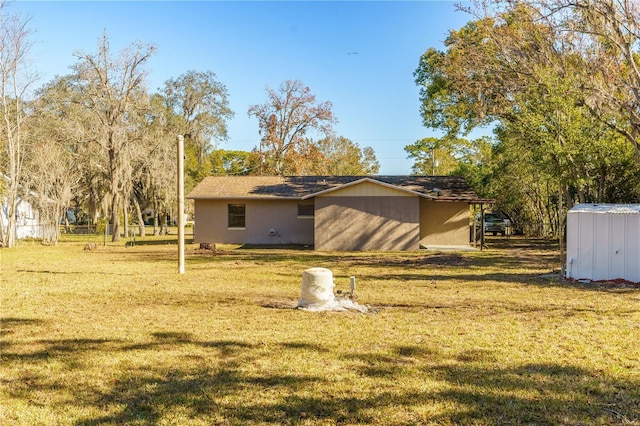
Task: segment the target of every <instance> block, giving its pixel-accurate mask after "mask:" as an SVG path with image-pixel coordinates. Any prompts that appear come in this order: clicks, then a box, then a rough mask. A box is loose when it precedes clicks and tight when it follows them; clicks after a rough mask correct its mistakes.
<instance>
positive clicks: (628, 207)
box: [569, 203, 640, 214]
mask: <svg viewBox="0 0 640 426" xmlns="http://www.w3.org/2000/svg"><path fill="white" fill-rule="evenodd" d="M569 213H597V214H640V204H588V203H584V204H577V205H575V206H574V207H572V208H571V209H570V210H569Z"/></svg>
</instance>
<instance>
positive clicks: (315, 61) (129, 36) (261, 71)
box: [11, 1, 470, 175]
mask: <svg viewBox="0 0 640 426" xmlns="http://www.w3.org/2000/svg"><path fill="white" fill-rule="evenodd" d="M11 11H12V12H20V13H21V14H23V15H27V16H30V17H31V26H32V28H33V29H34V30H35V34H34V35H33V37H32V41H33V42H34V46H33V49H32V52H31V53H32V55H31V56H32V59H33V61H34V66H35V67H36V69H37V71H38V73H39V75H40V77H41V79H42V83H44V82H46V81H49V80H51V79H52V78H53V77H54V76H56V75H63V74H67V73H69V72H70V69H69V67H70V66H71V65H73V64H74V63H75V62H76V58H75V57H74V56H73V53H74V52H75V51H78V50H81V51H84V52H87V53H93V52H95V51H96V50H97V43H98V39H99V38H100V37H101V36H102V33H103V31H104V30H106V31H107V34H108V36H109V40H110V43H111V48H112V50H114V51H119V50H121V49H122V48H124V47H126V46H128V45H129V44H131V43H133V42H135V41H138V40H140V41H142V42H145V43H151V44H154V45H155V46H156V48H157V51H156V53H155V54H154V56H153V58H152V59H151V60H150V62H149V63H148V70H149V77H148V81H147V85H148V88H149V89H150V90H151V91H156V90H157V89H158V88H160V87H161V86H162V85H163V83H164V82H165V81H166V80H168V79H170V78H176V77H178V76H179V75H181V74H182V73H184V72H186V71H188V70H192V69H193V70H197V71H206V70H211V71H213V72H214V73H215V74H216V75H217V78H218V81H219V82H221V83H223V84H224V85H225V86H226V87H227V89H228V92H229V101H230V106H231V109H232V110H233V111H234V112H235V117H234V118H233V119H232V120H231V121H230V122H229V123H228V125H229V139H228V141H226V142H223V143H222V144H220V147H221V148H224V149H239V150H246V151H249V150H251V149H252V148H253V147H254V146H256V145H257V143H258V141H259V137H260V136H259V135H258V124H257V120H256V119H255V118H249V117H248V115H247V110H248V108H249V106H250V105H254V104H262V103H264V102H265V101H266V99H267V97H266V93H265V88H266V87H267V86H268V87H270V88H274V89H276V88H278V87H279V85H280V84H281V83H282V82H284V81H285V80H293V79H297V80H300V81H302V82H303V83H304V84H305V85H307V86H309V88H310V89H311V93H312V94H314V95H315V96H316V99H317V100H318V101H330V102H331V103H332V104H333V111H334V113H335V115H336V117H337V118H338V120H339V122H338V124H337V125H336V127H335V130H336V133H337V134H338V135H340V136H344V137H346V138H348V139H350V140H352V141H354V142H356V143H358V144H359V145H360V146H361V147H365V146H371V147H373V148H374V150H375V152H376V156H377V158H378V160H379V161H380V163H381V170H380V174H389V175H403V174H409V173H410V172H411V164H412V162H411V160H409V159H407V158H406V157H407V155H406V152H405V151H404V147H405V146H406V145H409V144H411V143H413V142H415V141H417V140H419V139H421V138H424V137H429V136H439V135H440V134H439V133H437V132H434V131H432V130H431V129H427V128H425V127H423V126H422V122H421V118H420V114H419V99H418V92H419V89H418V87H417V86H416V85H415V83H414V78H413V71H414V70H415V69H416V67H417V65H418V60H419V58H420V56H421V55H422V53H424V51H425V50H426V49H427V48H429V47H436V48H439V49H440V48H442V42H443V40H444V39H445V38H446V36H447V32H448V31H449V30H450V29H457V28H460V27H461V26H463V25H464V24H465V23H466V22H467V21H468V20H469V19H470V17H469V15H467V14H465V13H463V12H459V11H456V8H455V3H454V2H453V1H408V2H399V1H391V2H383V1H373V2H367V1H355V2H344V1H319V2H310V1H299V2H292V1H277V2H268V1H258V2H248V1H236V2H220V1H195V2H178V1H162V2H152V1H142V2H127V1H47V2H42V1H19V2H17V3H14V4H13V5H12V6H11Z"/></svg>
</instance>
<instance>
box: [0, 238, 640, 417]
mask: <svg viewBox="0 0 640 426" xmlns="http://www.w3.org/2000/svg"><path fill="white" fill-rule="evenodd" d="M91 238H94V240H95V242H97V243H98V245H97V249H96V250H90V251H85V250H83V247H84V244H85V243H86V242H87V241H90V240H91ZM173 238H174V239H173V240H171V239H166V238H165V239H161V238H159V237H156V238H154V237H147V238H144V239H142V240H140V239H139V240H138V241H137V242H136V245H135V246H129V247H127V246H126V245H125V242H124V241H123V242H122V243H118V244H111V243H110V244H108V245H106V246H104V245H102V244H101V240H100V238H99V237H87V236H83V237H75V239H67V240H66V241H62V242H61V243H59V245H58V246H56V247H46V246H42V245H39V244H38V243H22V244H21V245H20V246H19V247H18V248H15V249H10V250H7V249H3V250H0V256H1V258H0V262H1V265H2V283H1V288H0V290H1V297H2V300H1V308H0V317H1V320H2V324H1V325H2V329H1V335H0V337H1V339H2V340H1V345H2V346H1V359H0V379H1V382H0V386H1V388H0V424H2V425H123V424H126V425H247V424H294V425H332V424H341V425H353V424H361V425H368V424H377V425H429V424H437V425H500V424H502V425H522V424H527V425H592V424H595V425H598V424H612V425H613V424H615V425H622V424H633V425H640V289H638V288H621V287H610V286H602V285H601V286H598V285H591V284H589V285H587V284H570V283H565V282H562V281H560V280H558V279H557V278H555V279H554V278H553V276H551V277H550V276H549V275H548V274H549V273H550V272H551V271H552V270H553V269H557V268H558V265H559V260H558V259H559V253H558V251H557V247H556V246H554V245H553V244H550V243H548V242H544V241H532V240H525V239H518V238H512V239H510V240H506V239H502V238H494V239H492V240H490V241H489V243H490V248H489V249H488V250H485V251H483V252H464V253H447V252H441V253H438V252H409V253H365V252H362V253H321V252H314V251H311V250H296V249H283V248H279V249H265V248H253V249H252V248H242V247H235V246H223V247H219V248H220V250H219V252H218V253H217V254H213V253H211V252H208V251H200V250H197V249H196V246H195V245H193V244H188V245H187V256H186V269H187V272H186V274H184V275H180V274H178V273H177V271H178V265H177V254H176V252H177V246H176V244H175V237H173ZM312 266H320V267H326V268H329V269H331V270H332V271H333V275H334V278H335V281H336V285H337V288H338V289H343V290H347V289H348V286H349V276H355V277H356V279H357V285H358V287H357V291H358V294H359V299H358V301H359V303H361V304H364V305H367V306H369V307H371V308H372V309H371V311H372V312H371V313H368V314H361V313H355V312H342V313H337V312H329V313H328V312H325V313H311V312H305V311H300V310H296V309H294V308H293V307H294V306H295V304H296V302H297V298H298V297H299V295H300V284H301V274H302V271H303V270H304V269H306V268H309V267H312ZM545 274H546V275H545Z"/></svg>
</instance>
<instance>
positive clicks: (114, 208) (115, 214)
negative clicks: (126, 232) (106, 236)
mask: <svg viewBox="0 0 640 426" xmlns="http://www.w3.org/2000/svg"><path fill="white" fill-rule="evenodd" d="M111 200H112V202H111V233H112V235H111V242H113V243H115V242H118V241H120V197H119V194H118V192H114V193H113V197H112V199H111Z"/></svg>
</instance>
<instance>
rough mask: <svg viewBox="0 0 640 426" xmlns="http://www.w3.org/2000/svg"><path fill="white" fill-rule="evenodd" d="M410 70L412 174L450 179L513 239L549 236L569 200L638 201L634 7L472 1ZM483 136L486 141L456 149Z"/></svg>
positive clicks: (639, 112)
mask: <svg viewBox="0 0 640 426" xmlns="http://www.w3.org/2000/svg"><path fill="white" fill-rule="evenodd" d="M464 12H466V13H469V14H470V16H471V17H472V20H470V21H469V22H468V23H467V24H466V25H465V26H464V27H462V28H460V29H457V30H452V31H450V32H449V34H448V37H447V38H446V41H445V49H444V50H437V49H434V48H429V49H427V51H426V52H425V53H424V54H423V55H422V57H421V58H420V62H419V66H418V68H417V70H416V71H415V74H414V76H415V79H416V83H417V84H418V85H419V87H420V90H421V91H420V100H421V115H422V117H423V121H424V124H425V126H427V127H430V128H434V129H439V130H442V131H444V133H445V136H444V137H443V138H438V139H424V140H421V141H417V142H416V143H414V144H412V145H410V146H408V147H406V148H405V150H406V151H407V152H408V154H409V156H410V157H412V158H414V160H415V163H414V169H413V172H414V173H416V174H424V173H428V174H431V173H432V172H434V171H435V172H436V173H440V174H447V173H452V174H461V175H464V176H465V177H466V178H467V180H468V181H469V182H470V183H471V184H472V185H473V187H474V188H475V189H476V191H477V192H478V193H479V194H480V195H482V196H485V197H492V198H495V199H497V202H498V206H497V207H499V208H500V209H502V210H504V211H506V212H507V213H508V214H509V215H510V216H511V217H512V218H513V219H514V220H515V222H516V223H518V224H520V226H521V227H522V228H523V230H524V231H525V232H528V233H531V234H539V235H554V236H561V235H562V230H563V228H564V219H565V217H566V211H567V209H569V208H571V207H572V205H574V204H575V203H577V202H581V203H584V202H599V203H600V202H609V203H627V202H639V201H640V167H639V161H638V159H639V158H640V145H639V144H640V108H639V107H640V90H639V89H640V61H639V56H638V54H639V53H638V48H637V47H638V42H639V41H640V40H639V37H640V3H638V2H633V1H617V0H599V1H592V0H532V1H527V2H519V1H501V0H490V1H477V2H474V3H473V5H472V6H471V7H469V8H467V9H465V10H464ZM483 126H494V128H495V131H494V136H493V137H492V138H481V139H477V140H468V135H469V133H470V132H471V131H473V130H474V129H477V128H481V127H483Z"/></svg>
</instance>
